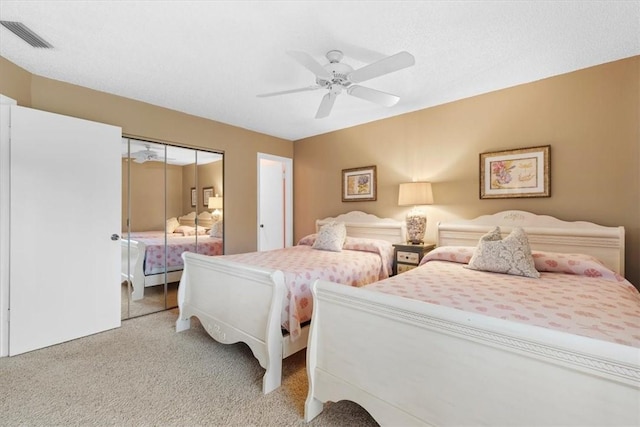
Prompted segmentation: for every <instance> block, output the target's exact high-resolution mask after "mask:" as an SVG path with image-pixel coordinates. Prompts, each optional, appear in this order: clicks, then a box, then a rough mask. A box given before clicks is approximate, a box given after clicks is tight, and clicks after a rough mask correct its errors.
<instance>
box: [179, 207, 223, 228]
mask: <svg viewBox="0 0 640 427" xmlns="http://www.w3.org/2000/svg"><path fill="white" fill-rule="evenodd" d="M197 218H198V225H199V226H201V227H205V228H211V226H212V224H213V223H214V222H215V221H214V218H213V215H212V214H211V213H210V212H208V211H202V212H200V213H199V214H198V215H197ZM178 222H179V223H180V225H188V226H189V227H195V226H196V213H195V212H189V213H188V214H186V215H184V216H181V217H179V218H178Z"/></svg>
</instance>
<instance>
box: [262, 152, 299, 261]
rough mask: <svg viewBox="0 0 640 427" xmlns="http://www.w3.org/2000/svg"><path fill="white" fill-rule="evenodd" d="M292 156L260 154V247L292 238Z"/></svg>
mask: <svg viewBox="0 0 640 427" xmlns="http://www.w3.org/2000/svg"><path fill="white" fill-rule="evenodd" d="M291 180H292V160H291V159H289V158H285V157H278V156H272V155H268V154H262V153H259V154H258V251H268V250H272V249H281V248H284V247H287V246H291V245H292V242H293V226H292V223H293V213H292V212H293V210H292V209H293V203H292V191H293V186H292V183H291Z"/></svg>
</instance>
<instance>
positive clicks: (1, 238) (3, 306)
mask: <svg viewBox="0 0 640 427" xmlns="http://www.w3.org/2000/svg"><path fill="white" fill-rule="evenodd" d="M10 105H18V103H17V102H16V100H15V99H11V98H9V97H8V96H4V95H2V94H0V123H2V126H0V133H1V135H0V357H5V356H8V355H9V247H10V246H9V235H10V233H9V230H10V228H9V226H10V223H9V213H10V205H9V202H10V200H11V194H10V191H11V185H10V184H11V170H10V161H9V160H10V154H11V152H10V149H9V136H10V135H9V134H10V128H9V126H8V123H9V120H10V117H11V108H10Z"/></svg>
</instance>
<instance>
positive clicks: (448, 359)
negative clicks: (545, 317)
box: [305, 211, 640, 426]
mask: <svg viewBox="0 0 640 427" xmlns="http://www.w3.org/2000/svg"><path fill="white" fill-rule="evenodd" d="M496 225H499V226H500V227H501V229H502V231H503V234H506V233H508V232H509V231H510V229H511V228H512V227H523V228H524V230H525V232H526V233H527V235H528V237H529V243H530V246H531V249H532V250H534V251H549V252H556V253H560V252H562V253H566V254H575V253H581V254H587V255H593V256H595V257H597V258H598V259H599V260H601V261H602V262H603V263H604V264H605V265H606V266H607V267H608V268H609V269H611V270H613V271H614V272H616V273H619V274H621V275H622V274H624V229H623V228H622V227H603V226H598V225H595V224H592V223H587V222H564V221H560V220H557V219H555V218H552V217H548V216H536V215H533V214H530V213H527V212H522V211H507V212H501V213H498V214H495V215H488V216H483V217H479V218H477V219H475V220H470V221H455V222H452V223H448V224H439V226H438V246H469V247H474V246H476V244H477V243H478V240H479V238H480V237H481V236H482V235H484V234H485V233H487V232H489V231H490V230H491V229H493V228H494V227H495V226H496ZM441 249H442V250H443V251H445V250H447V249H448V248H441ZM456 249H459V248H452V250H456ZM562 256H564V255H562ZM429 263H430V262H427V263H426V264H425V265H424V266H420V267H418V268H416V269H414V270H420V269H422V268H425V267H427V266H428V264H429ZM448 264H451V263H448ZM536 268H537V267H536ZM414 270H412V271H410V272H408V273H404V274H401V275H399V276H395V277H392V278H390V279H388V280H384V281H380V282H377V283H375V284H373V285H370V286H365V287H363V288H359V289H353V288H348V287H342V286H337V285H335V284H334V283H331V282H326V281H317V282H316V283H315V284H314V286H313V289H312V291H313V297H314V303H315V306H314V315H313V318H312V321H311V329H310V335H309V343H308V348H307V373H308V377H309V394H308V397H307V400H306V403H305V420H306V421H311V420H312V419H313V418H315V417H316V416H318V415H319V414H320V413H321V412H322V410H323V406H324V403H325V402H328V401H332V402H337V401H340V400H351V401H354V402H356V403H358V404H360V405H361V406H362V407H364V408H365V409H366V410H367V411H368V412H369V413H370V414H371V415H372V416H373V418H374V419H375V420H376V421H377V422H379V423H380V424H381V425H393V426H395V425H403V426H405V425H406V426H408V425H421V426H444V425H455V426H461V425H469V426H470V425H496V426H497V425H500V426H507V425H508V426H517V425H518V426H543V425H546V426H552V425H553V426H560V425H562V426H569V425H573V426H587V425H592V426H605V425H609V426H637V425H640V344H638V343H640V323H639V322H640V318H639V317H637V316H638V315H637V314H635V313H640V297H639V295H638V293H637V291H636V290H635V289H633V286H632V285H630V284H629V283H628V282H626V281H623V280H622V279H621V278H620V277H618V280H620V281H621V283H622V284H624V285H625V288H624V289H625V291H624V292H627V293H628V294H629V301H630V304H631V305H632V306H633V307H635V308H633V307H632V308H631V309H630V308H627V309H625V310H626V311H627V312H632V313H631V314H630V316H632V319H634V318H635V319H636V322H635V324H633V323H632V322H633V320H632V321H628V322H627V324H626V327H624V328H618V329H619V332H618V333H619V334H622V335H623V340H626V339H627V338H629V341H630V342H631V344H629V345H623V344H620V343H617V342H612V341H609V340H608V339H597V338H591V337H588V336H585V335H581V334H575V333H569V332H565V331H560V330H556V329H551V328H545V327H540V326H534V325H530V324H527V323H520V322H516V321H510V320H504V319H502V318H497V317H491V316H488V315H483V314H479V313H476V312H472V311H465V310H463V309H458V308H450V307H447V306H444V305H439V304H432V303H428V302H424V301H419V300H416V299H412V298H405V297H402V296H398V295H392V294H389V293H384V292H380V291H379V290H372V289H371V288H379V287H382V286H385V284H386V283H387V282H388V283H396V284H397V285H402V283H408V282H409V278H410V277H411V276H405V275H409V274H416V275H417V274H420V271H414ZM465 270H466V271H470V270H468V269H465ZM424 271H428V270H424ZM475 273H479V274H481V275H496V274H497V275H499V276H501V280H507V279H505V277H512V276H509V275H505V274H498V273H486V272H475ZM423 274H424V273H423ZM470 274H473V273H470ZM542 274H544V273H542ZM542 274H541V279H529V278H523V279H524V280H525V281H526V280H542ZM547 274H553V273H547ZM561 276H564V277H565V278H566V276H570V275H569V274H562V275H561ZM414 277H415V276H414ZM487 277H488V278H491V277H492V276H487ZM454 279H455V277H454ZM566 279H568V278H566ZM566 279H564V280H566ZM423 280H424V279H423ZM433 280H434V281H435V280H437V279H433ZM509 280H510V279H509ZM545 280H546V279H545ZM572 280H575V279H572ZM579 280H583V281H584V280H589V279H579ZM596 280H599V279H596ZM510 281H512V280H510ZM458 282H460V280H459V279H458ZM421 283H422V282H421ZM514 283H517V282H514ZM429 289H431V288H429ZM534 289H535V288H534ZM596 289H597V288H596ZM577 293H579V292H577ZM603 294H604V291H603ZM427 296H428V295H427ZM472 297H474V295H472ZM571 300H572V299H571V298H569V299H568V301H571ZM545 301H546V300H545ZM567 304H568V305H569V306H570V305H571V304H573V302H567ZM594 304H595V303H594ZM516 314H517V313H516ZM561 314H562V313H561ZM627 314H628V315H629V313H627ZM572 321H573V320H571V321H570V322H572ZM616 326H617V325H613V326H612V327H616ZM600 332H602V331H600ZM605 332H606V331H605ZM589 333H591V332H589ZM618 339H619V338H618Z"/></svg>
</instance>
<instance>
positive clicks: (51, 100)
mask: <svg viewBox="0 0 640 427" xmlns="http://www.w3.org/2000/svg"><path fill="white" fill-rule="evenodd" d="M0 93H2V94H3V95H6V96H9V97H11V98H14V99H16V100H17V101H18V104H19V105H22V106H25V107H31V108H35V109H39V110H44V111H49V112H53V113H58V114H64V115H68V116H72V117H79V118H83V119H87V120H93V121H97V122H102V123H108V124H112V125H115V126H120V127H121V128H122V132H123V134H124V135H127V136H132V137H138V138H140V139H149V140H155V141H159V142H168V143H171V144H174V145H182V146H186V147H193V148H202V149H208V150H214V151H223V152H224V191H225V194H224V195H225V206H224V212H225V218H226V221H225V251H226V253H239V252H247V251H253V250H255V249H256V247H257V230H256V224H257V205H256V202H257V185H256V182H257V175H256V169H257V153H258V152H262V153H268V154H273V155H276V156H282V157H289V158H292V157H293V143H292V142H291V141H287V140H283V139H279V138H274V137H271V136H267V135H263V134H260V133H257V132H252V131H249V130H245V129H241V128H238V127H235V126H230V125H226V124H223V123H219V122H215V121H212V120H206V119H202V118H199V117H195V116H191V115H188V114H184V113H179V112H176V111H173V110H168V109H165V108H161V107H156V106H153V105H150V104H146V103H143V102H139V101H135V100H132V99H127V98H123V97H119V96H115V95H110V94H106V93H103V92H98V91H94V90H91V89H87V88H83V87H80V86H76V85H72V84H68V83H63V82H60V81H56V80H51V79H47V78H43V77H40V76H36V75H31V74H30V73H28V72H26V71H25V70H23V69H21V68H20V67H17V66H16V65H15V64H13V63H11V62H9V61H7V60H6V59H5V58H2V57H0ZM211 102H216V101H215V100H211Z"/></svg>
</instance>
